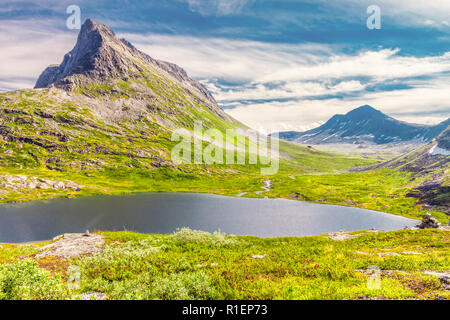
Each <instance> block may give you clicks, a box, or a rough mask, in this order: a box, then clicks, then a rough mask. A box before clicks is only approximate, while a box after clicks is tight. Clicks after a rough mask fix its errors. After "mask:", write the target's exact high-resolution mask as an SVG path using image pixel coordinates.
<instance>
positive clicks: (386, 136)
mask: <svg viewBox="0 0 450 320" xmlns="http://www.w3.org/2000/svg"><path fill="white" fill-rule="evenodd" d="M448 125H450V119H447V120H446V121H444V122H442V123H440V124H438V125H435V126H427V125H418V124H410V123H406V122H403V121H399V120H396V119H394V118H392V117H389V116H388V115H386V114H384V113H382V112H381V111H379V110H376V109H374V108H372V107H371V106H368V105H365V106H361V107H359V108H356V109H354V110H352V111H350V112H349V113H347V114H345V115H341V114H337V115H335V116H333V117H332V118H331V119H330V120H328V121H327V122H326V123H325V124H324V125H322V126H320V127H318V128H315V129H312V130H309V131H305V132H296V131H288V132H280V133H279V135H280V138H281V139H285V140H289V141H294V142H298V143H303V144H313V145H318V144H332V143H351V144H367V143H372V144H387V143H395V142H428V141H431V140H432V139H434V138H436V137H437V136H438V135H439V134H440V133H441V132H442V131H444V130H445V129H446V128H447V126H448Z"/></svg>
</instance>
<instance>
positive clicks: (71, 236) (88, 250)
mask: <svg viewBox="0 0 450 320" xmlns="http://www.w3.org/2000/svg"><path fill="white" fill-rule="evenodd" d="M54 240H56V241H55V242H53V243H51V244H49V245H46V246H44V247H42V248H41V249H40V251H41V252H40V253H38V254H37V255H36V258H43V257H48V256H56V257H64V258H73V257H78V256H81V255H94V254H98V253H101V252H102V251H103V245H104V243H105V238H104V236H102V235H97V234H89V233H65V234H63V235H61V236H58V237H56V238H55V239H54Z"/></svg>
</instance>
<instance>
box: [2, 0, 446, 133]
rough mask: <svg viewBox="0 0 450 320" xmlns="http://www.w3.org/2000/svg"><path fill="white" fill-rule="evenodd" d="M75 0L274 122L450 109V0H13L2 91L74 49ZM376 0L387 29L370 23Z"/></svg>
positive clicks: (6, 18) (245, 110)
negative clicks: (359, 111) (368, 109)
mask: <svg viewBox="0 0 450 320" xmlns="http://www.w3.org/2000/svg"><path fill="white" fill-rule="evenodd" d="M69 5H77V6H79V7H80V9H81V19H82V20H85V19H87V18H92V19H94V20H96V21H99V22H101V23H103V24H106V25H107V26H109V27H110V28H111V29H112V30H113V31H114V32H115V33H116V34H117V35H118V36H120V37H124V38H126V39H127V40H129V41H130V42H132V43H133V44H134V45H135V46H136V47H137V48H139V49H140V50H142V51H144V52H146V53H147V54H149V55H150V56H152V57H154V58H157V59H162V60H166V61H170V62H174V63H176V64H178V65H179V66H181V67H182V68H184V69H185V70H186V71H187V72H188V74H189V75H190V76H191V77H193V78H194V79H196V80H198V81H200V82H201V83H202V84H203V85H205V86H206V87H207V88H208V89H209V90H210V91H211V92H212V93H213V95H214V97H215V98H216V100H217V101H218V104H219V106H221V107H222V108H223V109H224V110H225V111H226V112H228V113H229V114H230V115H232V116H233V117H235V118H236V119H238V120H240V121H242V122H244V123H246V124H248V125H250V126H251V127H253V128H255V129H258V130H261V131H263V132H267V133H269V132H274V131H287V130H296V131H304V130H308V129H311V128H314V127H316V126H319V125H321V124H322V123H324V122H325V121H326V120H327V119H328V118H330V117H331V116H333V115H334V114H338V113H339V114H343V113H346V112H348V111H350V110H352V109H354V108H356V107H358V106H361V105H366V104H369V105H371V106H373V107H375V108H377V109H379V110H381V111H383V112H385V113H387V114H388V115H390V116H392V117H395V118H397V119H400V120H404V121H408V122H414V123H421V124H430V125H431V124H436V123H439V122H440V121H443V120H445V119H447V118H448V117H450V99H449V98H450V1H448V0H432V1H430V0H414V1H411V0H395V1H394V0H368V1H366V0H335V1H326V0H145V1H144V0H117V1H111V0H97V1H92V0H89V1H87V0H80V1H75V0H70V1H66V0H39V1H27V0H20V1H19V0H2V1H1V2H0V91H9V90H16V89H21V88H32V87H33V86H34V83H35V82H36V79H37V77H38V76H39V74H40V73H41V72H42V71H43V70H44V69H45V67H46V66H48V65H50V64H59V63H60V62H61V61H62V58H63V55H64V54H65V53H66V52H68V51H70V50H71V49H72V47H73V46H74V44H75V41H76V37H77V32H78V30H70V29H68V28H67V27H66V20H67V18H68V17H69V16H70V14H67V13H66V9H67V7H68V6H69ZM371 5H377V6H378V7H379V8H380V17H381V29H369V28H368V27H367V23H366V22H367V19H368V18H369V16H370V15H371V14H370V13H369V14H368V13H367V8H368V7H369V6H371Z"/></svg>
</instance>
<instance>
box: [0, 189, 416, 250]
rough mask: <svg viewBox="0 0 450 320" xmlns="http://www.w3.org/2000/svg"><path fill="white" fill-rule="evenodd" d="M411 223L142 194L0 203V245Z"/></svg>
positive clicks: (337, 209) (296, 206) (318, 207)
mask: <svg viewBox="0 0 450 320" xmlns="http://www.w3.org/2000/svg"><path fill="white" fill-rule="evenodd" d="M417 223H418V221H417V220H412V219H407V218H404V217H400V216H395V215H391V214H387V213H382V212H377V211H370V210H364V209H358V208H351V207H342V206H334V205H323V204H314V203H307V202H300V201H294V200H285V199H248V198H233V197H225V196H218V195H211V194H196V193H144V194H133V195H121V196H98V197H84V198H76V199H55V200H48V201H33V202H28V203H23V204H3V205H0V242H26V241H38V240H47V239H51V238H53V237H54V236H56V235H59V234H62V233H70V232H84V231H86V230H87V229H89V230H90V231H91V232H92V231H95V230H108V231H120V230H129V231H136V232H143V233H172V232H174V231H175V230H176V229H177V228H181V227H189V228H191V229H196V230H204V231H209V232H213V231H217V230H219V229H220V230H221V231H222V232H226V233H231V234H235V235H253V236H258V237H279V236H308V235H319V234H323V233H327V232H335V231H340V230H346V231H356V230H366V229H370V228H374V229H377V230H386V231H388V230H397V229H402V228H404V227H405V226H408V227H411V226H414V225H416V224H417Z"/></svg>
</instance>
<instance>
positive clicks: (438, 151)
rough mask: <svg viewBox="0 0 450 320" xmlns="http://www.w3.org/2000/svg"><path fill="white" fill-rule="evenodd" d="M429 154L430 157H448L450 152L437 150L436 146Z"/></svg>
mask: <svg viewBox="0 0 450 320" xmlns="http://www.w3.org/2000/svg"><path fill="white" fill-rule="evenodd" d="M429 152H430V154H431V155H432V156H437V155H441V156H450V150H447V149H442V148H439V147H438V146H437V145H435V146H434V147H433V148H431V149H430V151H429Z"/></svg>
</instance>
